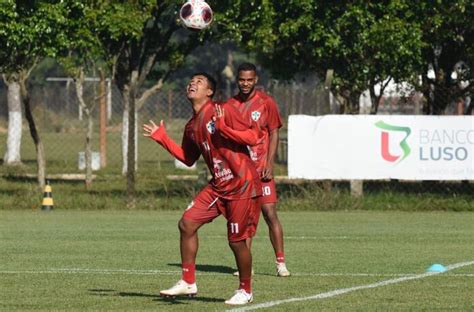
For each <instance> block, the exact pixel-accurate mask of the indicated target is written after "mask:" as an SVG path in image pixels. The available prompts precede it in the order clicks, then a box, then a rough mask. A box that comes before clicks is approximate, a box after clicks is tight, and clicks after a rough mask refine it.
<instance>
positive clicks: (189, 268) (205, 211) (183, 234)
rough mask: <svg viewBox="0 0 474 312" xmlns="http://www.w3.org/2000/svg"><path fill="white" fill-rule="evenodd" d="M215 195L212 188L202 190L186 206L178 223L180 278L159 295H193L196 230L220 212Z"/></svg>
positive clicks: (194, 293)
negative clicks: (216, 205)
mask: <svg viewBox="0 0 474 312" xmlns="http://www.w3.org/2000/svg"><path fill="white" fill-rule="evenodd" d="M216 200H217V197H216V196H215V194H214V193H213V192H212V189H210V188H205V189H204V190H202V191H201V192H200V193H199V194H198V196H197V197H196V198H195V199H194V201H193V202H192V203H191V204H190V205H189V206H188V208H187V209H186V211H185V212H184V214H183V216H182V217H181V220H180V221H179V223H178V228H179V233H180V251H181V268H182V274H181V279H180V280H179V281H178V282H177V283H176V284H175V285H174V286H173V287H171V288H169V289H166V290H162V291H160V295H162V296H166V297H174V296H179V295H187V296H194V295H196V293H197V285H196V264H195V263H196V255H197V251H198V248H199V239H198V230H199V228H200V227H201V226H202V225H204V224H205V223H207V222H211V221H212V220H213V219H215V218H216V217H217V216H219V215H220V212H219V211H218V209H217V208H216V207H215V205H214V204H215V202H216Z"/></svg>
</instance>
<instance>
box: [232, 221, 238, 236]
mask: <svg viewBox="0 0 474 312" xmlns="http://www.w3.org/2000/svg"><path fill="white" fill-rule="evenodd" d="M230 232H231V233H232V234H239V224H238V223H230Z"/></svg>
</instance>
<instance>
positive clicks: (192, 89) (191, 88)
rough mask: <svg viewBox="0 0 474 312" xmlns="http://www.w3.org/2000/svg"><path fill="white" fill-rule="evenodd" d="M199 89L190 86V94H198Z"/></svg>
mask: <svg viewBox="0 0 474 312" xmlns="http://www.w3.org/2000/svg"><path fill="white" fill-rule="evenodd" d="M196 92H197V88H196V87H195V86H189V87H188V94H192V93H196Z"/></svg>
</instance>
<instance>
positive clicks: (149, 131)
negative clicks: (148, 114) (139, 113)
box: [143, 120, 165, 138]
mask: <svg viewBox="0 0 474 312" xmlns="http://www.w3.org/2000/svg"><path fill="white" fill-rule="evenodd" d="M161 127H163V128H164V127H165V125H164V123H163V120H161V121H160V125H159V126H157V125H156V124H155V123H154V122H153V120H150V121H149V123H148V124H143V136H144V137H147V138H148V137H151V136H152V135H153V133H154V132H155V131H158V130H159V129H160V128H161Z"/></svg>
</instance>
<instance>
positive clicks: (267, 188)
mask: <svg viewBox="0 0 474 312" xmlns="http://www.w3.org/2000/svg"><path fill="white" fill-rule="evenodd" d="M276 202H278V200H277V192H276V185H275V179H271V180H270V181H262V200H261V204H262V205H264V204H275V203H276Z"/></svg>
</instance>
